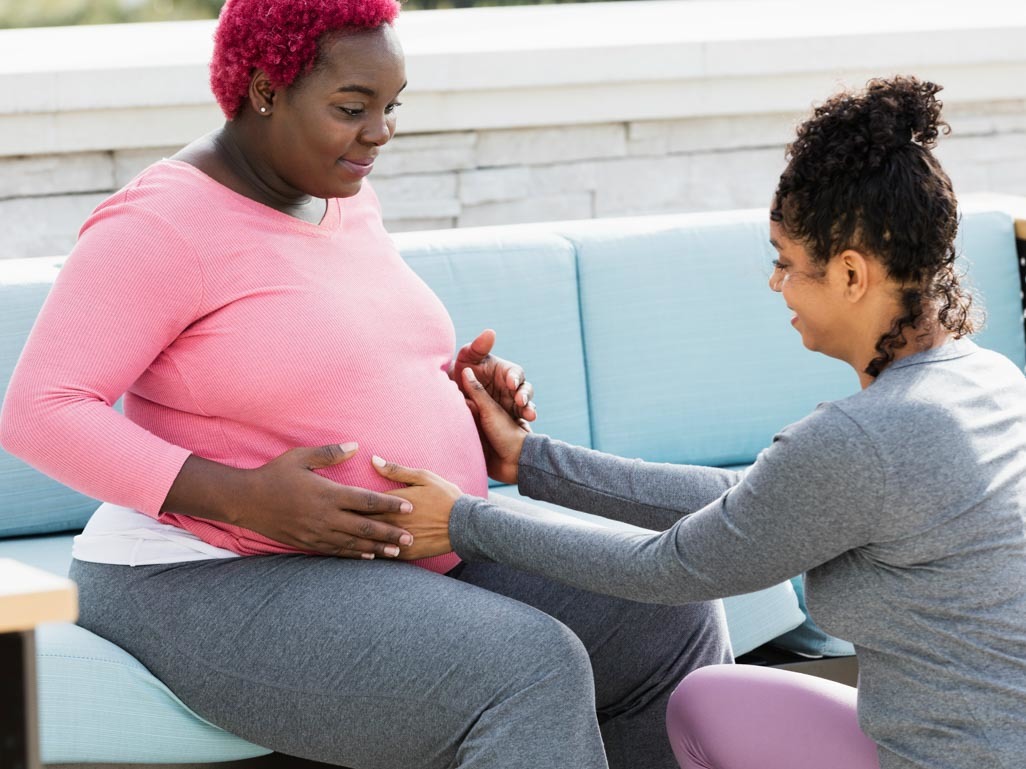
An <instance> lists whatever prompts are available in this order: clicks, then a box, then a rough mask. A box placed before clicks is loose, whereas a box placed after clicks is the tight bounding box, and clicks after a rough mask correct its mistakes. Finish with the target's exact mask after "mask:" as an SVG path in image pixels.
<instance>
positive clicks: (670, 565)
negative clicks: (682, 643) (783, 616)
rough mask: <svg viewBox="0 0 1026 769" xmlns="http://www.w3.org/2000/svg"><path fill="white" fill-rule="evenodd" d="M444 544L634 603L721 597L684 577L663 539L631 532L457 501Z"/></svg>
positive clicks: (717, 589) (668, 540)
mask: <svg viewBox="0 0 1026 769" xmlns="http://www.w3.org/2000/svg"><path fill="white" fill-rule="evenodd" d="M449 537H450V541H451V543H452V546H453V549H454V550H455V551H456V553H457V554H458V555H460V556H461V557H463V558H465V559H467V560H473V561H490V562H494V563H503V564H506V565H507V566H512V567H515V568H518V569H522V570H524V571H529V572H532V573H535V574H540V575H542V576H545V577H548V578H550V579H554V580H557V581H559V582H563V583H565V584H568V585H572V586H574V587H578V588H582V589H584V590H589V591H591V592H595V593H603V594H605V595H613V596H618V597H620V598H627V599H629V600H633V601H640V602H644V603H662V604H683V603H688V602H691V601H700V600H707V599H710V598H717V597H720V596H721V595H723V594H724V593H723V590H724V587H725V586H724V585H723V584H717V583H716V582H709V581H705V580H703V579H701V578H697V577H693V576H690V575H688V574H687V569H686V567H682V564H681V563H680V562H679V560H678V559H677V558H676V556H675V555H674V553H673V552H672V551H673V548H674V544H673V541H672V539H673V537H672V535H671V534H669V533H668V532H664V533H660V534H656V533H631V532H623V531H618V530H612V529H603V528H600V527H595V526H590V525H584V524H581V525H577V524H575V523H573V522H567V521H565V520H564V521H554V520H552V519H546V518H543V517H535V516H531V515H527V514H523V513H519V512H513V511H511V510H510V509H509V508H508V507H499V506H497V505H494V504H492V503H490V502H488V501H487V500H483V499H479V498H477V497H471V496H468V495H464V496H462V497H460V498H459V499H458V500H457V501H456V504H455V505H454V506H453V509H452V515H451V518H450V523H449ZM728 589H729V587H728Z"/></svg>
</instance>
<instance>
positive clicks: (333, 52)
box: [0, 0, 730, 769]
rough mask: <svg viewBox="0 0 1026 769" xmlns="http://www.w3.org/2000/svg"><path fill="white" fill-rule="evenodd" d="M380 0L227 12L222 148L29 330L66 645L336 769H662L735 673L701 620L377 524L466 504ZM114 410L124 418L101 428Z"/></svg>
mask: <svg viewBox="0 0 1026 769" xmlns="http://www.w3.org/2000/svg"><path fill="white" fill-rule="evenodd" d="M398 10H399V7H398V4H397V3H395V2H393V0H352V1H351V2H344V1H343V0H229V2H228V3H227V4H226V5H225V7H224V9H223V11H222V14H221V18H220V21H219V24H218V27H217V33H216V40H215V49H214V58H213V62H212V65H211V83H212V86H213V90H214V94H215V96H216V97H217V100H218V103H219V104H220V106H221V108H222V110H223V111H224V114H225V117H226V122H225V123H224V125H223V127H221V128H219V129H218V130H216V131H214V132H213V133H211V134H210V135H208V136H204V137H202V138H199V139H197V140H196V141H195V142H193V143H192V144H190V145H189V146H187V147H185V148H184V149H183V150H182V151H180V152H179V153H177V154H176V155H175V156H174V157H172V158H170V159H168V160H164V161H161V162H158V163H156V164H155V165H153V166H151V167H150V168H148V169H146V170H145V171H143V172H142V173H141V174H140V175H139V176H138V177H137V178H135V179H134V180H133V181H131V182H130V183H129V184H128V185H127V186H126V187H125V188H124V189H122V190H121V191H119V192H117V193H116V194H114V195H113V196H112V197H111V198H110V199H108V200H107V201H106V202H104V203H102V204H101V205H100V206H99V207H98V208H97V209H96V211H95V212H94V213H93V215H92V216H91V217H90V218H89V220H88V221H87V222H86V223H85V225H84V226H83V228H82V231H81V234H80V238H79V241H78V244H77V245H76V246H75V249H74V251H73V253H72V254H71V256H70V257H69V259H68V261H67V264H66V265H65V267H64V268H63V269H62V271H61V274H60V276H59V278H58V280H57V282H56V284H55V286H54V288H53V291H52V293H51V295H50V297H49V298H48V300H47V302H46V305H45V307H44V308H43V310H42V312H41V314H40V316H39V319H38V322H37V324H36V327H35V329H34V330H33V333H32V335H31V338H30V339H29V341H28V344H27V346H26V348H25V350H24V353H23V355H22V358H21V360H20V362H19V365H18V368H17V371H16V372H15V374H14V377H13V379H12V382H11V385H10V388H9V391H8V394H7V398H6V401H5V404H4V410H3V414H2V424H0V435H2V440H3V444H4V447H5V448H6V449H7V450H8V451H10V452H11V453H14V454H17V455H19V456H21V457H23V458H25V459H26V460H27V461H29V462H30V463H32V464H33V465H35V466H36V467H38V468H40V469H42V470H43V471H45V472H47V473H49V474H50V475H52V476H53V477H55V478H57V479H59V480H61V481H63V482H65V483H67V484H68V485H70V486H73V487H75V488H77V489H80V490H82V491H84V492H85V493H87V494H89V495H91V496H93V497H95V498H97V499H100V500H103V501H104V502H105V503H106V504H104V505H102V506H101V507H100V508H99V510H98V511H97V512H96V514H95V516H94V517H93V519H92V520H91V521H90V523H89V525H88V527H87V528H86V530H85V532H84V533H83V534H82V535H81V536H80V537H79V538H78V539H77V541H76V543H75V549H74V556H75V561H74V564H73V566H72V571H71V575H72V577H73V578H74V579H75V581H76V582H77V583H78V585H79V589H80V594H81V623H82V624H83V625H84V626H85V627H87V628H89V629H90V630H92V631H94V632H96V633H97V634H99V635H101V636H103V637H105V638H108V639H110V640H111V641H113V642H114V643H116V644H118V645H119V646H121V647H123V648H124V649H126V650H127V651H128V652H130V653H131V654H133V655H134V656H135V657H137V658H138V659H139V660H140V661H141V662H142V663H143V664H145V665H146V666H147V667H148V668H149V669H150V670H151V671H152V672H153V673H154V674H155V675H156V676H157V677H158V678H160V679H161V680H163V681H164V682H165V683H166V684H167V685H168V686H169V687H170V688H171V690H172V691H174V692H175V694H176V695H178V696H179V697H180V698H181V699H182V700H183V701H184V702H185V703H186V704H187V705H188V706H189V707H190V708H192V709H193V710H194V711H195V712H196V713H198V714H199V715H200V716H202V717H203V718H205V719H207V720H208V721H210V722H212V723H214V724H216V725H218V726H221V727H223V728H224V729H227V730H229V731H231V732H233V733H235V734H238V735H240V736H242V737H244V738H246V739H248V740H250V741H252V742H255V743H257V744H260V745H264V746H267V747H269V748H272V749H274V750H276V751H280V752H283V753H288V754H292V755H296V756H302V757H306V758H311V759H315V760H319V761H322V762H325V763H329V764H334V765H339V766H348V767H353V769H364V768H368V769H371V768H374V769H402V768H403V767H418V769H447V768H448V767H474V769H517V768H519V767H523V769H545V768H550V769H567V768H568V767H574V768H575V769H603V768H604V767H606V766H607V757H606V754H607V753H608V763H609V765H611V766H613V767H620V768H622V769H628V767H634V766H645V767H646V769H668V768H669V767H672V766H673V765H674V759H673V755H672V753H671V750H670V747H669V745H667V744H666V741H665V739H663V736H662V735H663V733H664V730H665V711H666V704H667V701H668V699H669V696H670V694H671V692H672V691H673V688H674V687H675V686H676V684H677V682H678V681H679V680H680V679H681V678H682V677H683V676H684V675H685V674H686V673H688V672H689V671H691V670H692V669H694V668H696V667H699V666H701V665H705V664H710V663H718V662H724V661H729V660H730V650H729V644H728V641H727V638H726V635H725V628H724V623H723V615H722V607H721V606H720V605H719V603H718V602H716V601H711V602H698V603H694V604H691V605H688V606H682V607H657V606H647V605H644V604H640V603H634V602H631V601H625V600H620V599H611V598H606V597H602V596H598V595H596V594H593V593H589V592H586V591H583V590H576V589H573V588H568V587H566V586H565V585H562V584H561V583H558V582H553V581H550V580H546V579H544V578H539V577H536V576H532V575H529V574H526V573H524V572H521V571H518V570H516V569H510V568H507V567H500V566H493V565H489V564H476V565H475V564H462V563H461V562H460V559H459V557H458V556H456V555H455V554H453V553H452V552H448V551H447V552H438V553H434V554H432V556H430V557H426V558H424V559H421V560H418V561H417V562H416V564H414V565H411V564H408V563H402V562H400V561H398V560H396V556H397V555H398V554H399V552H400V550H401V549H402V548H408V547H410V546H412V544H413V542H414V538H413V537H411V535H410V533H409V532H408V531H407V530H405V529H404V528H403V527H402V525H401V524H400V525H389V524H384V523H381V522H378V521H375V520H373V519H372V518H369V517H367V515H366V514H367V513H371V512H376V511H399V510H400V506H402V505H404V503H403V502H402V500H400V499H399V498H397V497H393V496H388V495H386V494H384V493H383V492H385V491H387V490H389V489H394V488H396V485H397V484H395V483H393V482H390V481H386V480H384V479H382V478H381V477H380V476H379V475H378V474H377V473H376V472H375V471H374V469H373V467H372V465H371V462H370V458H371V456H372V455H373V454H380V455H385V456H390V457H397V458H401V459H402V461H404V462H406V463H408V464H411V465H417V466H423V467H428V468H431V469H432V470H434V471H435V472H438V473H440V474H442V475H445V476H447V477H450V478H453V479H454V480H455V481H456V482H458V483H459V484H460V486H461V487H462V488H464V489H466V490H467V491H469V492H471V493H473V494H477V495H480V496H484V495H486V493H487V477H486V469H485V460H484V456H483V453H482V448H481V443H480V440H479V437H478V433H477V428H476V426H475V424H474V419H473V417H472V415H471V413H470V412H469V410H468V409H467V406H466V403H465V400H464V395H463V394H462V393H461V391H460V389H459V387H458V386H457V384H456V383H455V382H454V381H453V380H452V379H451V373H452V372H453V371H455V370H457V369H462V368H464V367H465V366H467V365H470V366H471V367H472V368H473V369H474V370H475V371H476V372H477V374H478V376H479V377H480V378H482V379H485V380H486V381H489V382H491V383H493V385H494V386H493V388H492V393H493V394H494V395H495V396H496V397H498V398H500V399H501V400H503V402H504V403H505V404H506V407H507V408H508V409H509V410H510V412H512V414H513V415H514V416H516V417H518V418H527V419H531V418H533V415H534V410H533V406H532V405H531V404H530V399H531V390H530V386H529V385H527V384H526V383H524V381H523V376H522V374H521V372H520V371H519V369H518V368H517V367H515V366H511V365H509V364H506V363H504V362H502V361H497V360H495V359H493V358H491V357H490V356H489V355H488V353H489V350H490V348H491V344H492V342H493V337H492V335H490V334H487V333H486V334H484V335H482V337H480V338H479V339H477V340H475V342H474V343H473V344H472V345H471V346H468V347H467V348H464V350H463V351H461V353H460V354H459V355H458V356H457V358H458V359H457V361H455V365H454V361H453V350H454V346H455V339H454V331H453V327H452V322H451V321H450V319H449V317H448V315H447V313H446V311H445V308H444V307H443V306H442V304H441V303H440V302H439V300H438V299H437V297H435V296H434V294H433V293H432V292H431V291H430V290H429V289H428V287H427V286H426V285H425V284H424V283H423V282H422V281H421V280H420V279H419V278H418V277H417V276H416V275H415V274H414V273H413V272H412V271H411V270H410V269H409V268H408V267H407V266H406V265H405V263H404V262H403V261H402V259H401V258H400V257H399V254H398V253H397V252H396V249H395V247H394V246H393V244H392V242H391V240H390V239H389V237H388V236H387V234H386V233H385V230H384V229H383V227H382V222H381V212H380V208H379V206H378V201H377V199H376V198H375V195H374V192H373V190H372V189H371V187H370V186H369V185H368V183H367V177H368V175H369V174H370V173H371V172H372V170H373V167H374V163H375V160H376V158H377V156H378V154H379V152H381V151H382V149H383V148H384V147H385V145H386V144H387V143H388V141H389V140H390V139H391V138H392V135H393V133H394V132H395V126H396V116H397V111H398V109H399V101H400V99H401V93H402V91H403V88H404V86H405V85H406V73H405V65H404V60H403V54H402V49H401V46H400V43H399V38H398V36H397V33H396V31H395V29H394V27H393V26H392V22H393V20H394V19H395V18H396V14H397V13H398ZM122 395H124V415H122V414H121V413H119V412H118V411H116V410H115V409H114V408H113V404H114V403H115V402H116V401H117V400H118V399H119V398H120V397H121V396H122Z"/></svg>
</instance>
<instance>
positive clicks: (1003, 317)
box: [561, 209, 1026, 465]
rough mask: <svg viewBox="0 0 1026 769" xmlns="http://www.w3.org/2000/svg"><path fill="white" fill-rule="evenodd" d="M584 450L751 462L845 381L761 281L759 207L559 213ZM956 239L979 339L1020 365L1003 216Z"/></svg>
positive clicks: (767, 256)
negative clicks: (575, 310)
mask: <svg viewBox="0 0 1026 769" xmlns="http://www.w3.org/2000/svg"><path fill="white" fill-rule="evenodd" d="M561 232H562V233H563V234H564V235H565V236H566V237H568V238H570V239H571V240H572V241H573V242H574V243H575V245H576V248H577V250H578V259H579V267H578V272H579V281H580V286H581V317H582V326H583V330H584V342H585V358H586V361H587V365H588V383H589V388H590V393H591V414H592V441H593V445H594V448H597V449H599V450H601V451H607V452H611V453H615V454H621V455H624V456H640V457H644V458H646V459H649V460H654V461H665V462H686V463H695V464H710V465H731V464H739V463H748V462H752V461H754V459H755V456H756V454H757V453H758V452H759V450H760V449H762V448H764V447H765V446H766V445H768V444H769V442H770V440H771V439H772V437H773V435H774V433H775V432H776V431H778V430H779V429H780V428H782V427H784V426H786V425H787V424H790V423H791V422H794V421H795V420H797V419H799V418H801V417H802V416H804V415H805V414H807V413H809V412H810V411H811V410H812V409H813V408H815V406H816V404H817V403H819V402H822V401H826V400H832V399H836V398H841V397H844V396H846V395H848V394H850V393H852V392H854V391H855V390H856V389H857V388H858V380H857V378H856V376H855V374H854V372H853V371H852V370H851V368H850V367H848V366H847V365H846V364H843V363H841V362H839V361H836V360H832V359H830V358H827V357H825V356H823V355H817V354H812V353H810V352H808V351H807V350H805V349H804V347H803V346H802V343H801V339H800V337H799V335H798V334H797V333H796V332H795V330H794V329H793V328H792V327H791V326H790V324H789V322H788V321H789V318H790V312H789V311H788V310H787V308H786V307H785V305H784V303H783V302H782V301H781V299H780V297H779V296H777V295H776V294H774V293H773V292H771V291H770V290H769V289H768V287H767V280H768V277H769V275H770V271H771V260H772V259H773V258H774V257H775V252H774V251H773V249H772V247H771V246H770V245H769V232H768V221H767V215H766V212H765V211H764V210H761V209H759V210H753V211H735V212H726V213H723V214H715V215H710V214H700V215H679V216H667V217H650V218H644V219H640V218H634V219H624V220H607V221H603V222H588V223H570V224H568V225H565V226H564V227H562V228H561ZM962 232H963V234H962V235H961V237H960V244H961V245H963V246H964V250H965V252H966V254H967V256H968V258H967V259H966V260H964V261H963V264H964V265H965V266H968V267H969V268H970V276H971V279H972V281H971V282H972V283H973V284H975V285H976V286H977V289H978V292H979V293H980V295H981V298H982V299H983V300H984V302H985V304H986V306H987V308H988V311H989V313H990V318H991V321H990V324H989V326H988V328H987V329H986V330H985V331H984V332H982V333H981V334H979V335H978V341H979V343H980V344H981V345H983V346H986V347H991V348H993V349H996V350H998V351H999V352H1001V353H1003V354H1005V355H1007V356H1009V357H1010V358H1012V360H1014V361H1015V362H1016V363H1017V364H1018V365H1020V366H1022V365H1023V364H1024V363H1026V360H1024V357H1026V346H1024V342H1023V327H1022V322H1021V318H1022V306H1021V304H1020V300H1019V289H1018V278H1017V268H1016V257H1015V241H1014V238H1013V235H1012V223H1011V220H1010V219H1009V217H1008V216H1006V215H1005V214H1001V213H995V212H984V213H974V214H969V215H966V216H965V218H964V221H963V226H962Z"/></svg>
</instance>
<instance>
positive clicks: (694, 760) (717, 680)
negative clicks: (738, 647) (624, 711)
mask: <svg viewBox="0 0 1026 769" xmlns="http://www.w3.org/2000/svg"><path fill="white" fill-rule="evenodd" d="M734 667H735V666H734V665H709V666H707V667H703V668H699V669H698V670H695V671H693V672H691V673H689V674H688V675H687V676H686V677H685V678H684V680H683V681H681V682H680V684H679V685H678V686H677V688H676V689H675V690H674V692H673V694H671V695H670V700H669V702H668V703H667V705H666V731H667V735H668V737H669V738H670V744H671V746H672V747H673V753H674V755H675V756H676V758H677V763H679V764H680V765H681V767H683V769H699V768H701V767H708V766H711V764H710V763H709V762H708V759H707V747H708V745H709V744H711V743H715V742H716V741H717V740H719V739H721V738H724V737H726V738H727V739H729V738H730V735H729V734H727V735H719V734H717V733H716V732H717V731H718V729H719V726H720V725H724V726H728V728H729V724H730V714H729V713H727V712H721V707H720V706H721V705H722V703H721V702H720V700H721V697H719V696H718V695H720V694H722V692H721V691H720V687H721V686H722V685H723V683H724V677H728V678H729V677H730V675H731V673H732V672H733V669H734Z"/></svg>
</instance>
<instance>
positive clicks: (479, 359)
mask: <svg viewBox="0 0 1026 769" xmlns="http://www.w3.org/2000/svg"><path fill="white" fill-rule="evenodd" d="M494 346H495V332H494V331H493V330H492V329H490V328H486V329H485V330H484V331H482V332H481V333H480V334H478V335H477V338H476V339H475V340H474V341H473V342H471V343H470V344H465V345H463V347H461V348H460V351H459V352H458V353H457V354H456V360H455V361H454V362H453V365H452V368H451V369H450V371H449V377H450V378H451V379H452V380H453V381H454V382H456V384H457V385H459V384H461V378H462V376H463V371H464V369H467V368H469V369H471V370H472V371H473V372H474V376H476V377H477V380H478V381H479V382H481V384H482V385H483V386H484V388H485V389H486V390H487V391H488V394H489V395H491V396H492V398H494V399H495V400H496V401H497V402H498V404H499V405H500V406H501V407H502V408H504V409H505V410H506V412H507V413H508V414H509V415H510V416H511V417H513V418H514V419H523V420H525V421H527V422H533V421H534V420H535V419H537V418H538V409H537V407H536V406H535V404H534V400H533V398H534V386H533V385H532V384H531V383H530V382H528V381H527V380H526V379H525V377H524V369H523V368H521V367H520V366H518V365H517V364H516V363H511V362H510V361H508V360H503V359H502V358H497V357H496V356H494V355H492V347H494Z"/></svg>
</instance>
